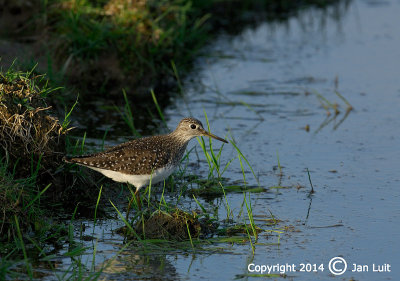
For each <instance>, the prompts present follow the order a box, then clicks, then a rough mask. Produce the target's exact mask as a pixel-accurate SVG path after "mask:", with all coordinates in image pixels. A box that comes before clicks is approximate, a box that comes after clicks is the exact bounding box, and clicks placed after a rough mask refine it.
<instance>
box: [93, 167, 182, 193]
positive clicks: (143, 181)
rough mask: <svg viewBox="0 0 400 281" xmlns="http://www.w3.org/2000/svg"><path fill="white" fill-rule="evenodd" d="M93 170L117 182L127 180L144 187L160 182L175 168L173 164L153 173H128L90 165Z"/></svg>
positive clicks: (138, 187)
mask: <svg viewBox="0 0 400 281" xmlns="http://www.w3.org/2000/svg"><path fill="white" fill-rule="evenodd" d="M89 168H91V169H92V170H95V171H97V172H100V173H102V174H103V175H105V176H106V177H109V178H111V179H113V180H114V181H116V182H127V183H130V184H132V185H134V186H135V187H136V188H137V189H140V188H142V187H143V186H146V185H148V184H149V183H150V180H151V183H152V184H153V183H158V182H160V181H162V180H164V179H166V178H167V177H169V175H171V174H172V172H173V171H174V170H175V168H174V167H173V166H167V167H163V168H160V169H157V170H154V172H153V173H152V174H149V175H128V174H124V173H121V172H118V171H111V170H106V169H100V168H94V167H89Z"/></svg>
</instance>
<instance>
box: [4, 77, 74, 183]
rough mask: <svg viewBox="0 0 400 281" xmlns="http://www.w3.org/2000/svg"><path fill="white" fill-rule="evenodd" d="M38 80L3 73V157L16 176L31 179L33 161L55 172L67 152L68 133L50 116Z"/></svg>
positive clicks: (43, 168)
mask: <svg viewBox="0 0 400 281" xmlns="http://www.w3.org/2000/svg"><path fill="white" fill-rule="evenodd" d="M36 78H37V77H36ZM36 78H31V79H28V78H26V77H24V76H23V75H18V76H16V77H12V78H9V77H7V76H6V75H4V74H0V146H1V150H2V151H1V152H0V155H3V156H5V161H6V163H7V166H8V167H9V169H14V166H16V167H15V168H16V169H15V176H17V177H28V176H30V173H31V172H32V160H34V161H39V159H40V165H41V167H42V169H41V170H42V171H43V170H45V171H50V170H53V168H54V167H55V166H58V165H59V163H61V162H60V160H61V158H62V154H63V153H64V151H65V144H64V138H63V136H64V135H65V133H66V132H67V131H68V130H67V129H65V128H63V127H62V125H61V124H60V123H59V121H58V119H57V118H55V117H53V116H51V111H50V107H49V106H47V105H46V102H45V99H44V96H43V91H42V90H40V89H39V87H38V86H37V85H36V84H35V82H36Z"/></svg>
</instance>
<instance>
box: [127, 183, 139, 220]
mask: <svg viewBox="0 0 400 281" xmlns="http://www.w3.org/2000/svg"><path fill="white" fill-rule="evenodd" d="M133 200H136V204H137V206H138V209H139V210H141V209H142V205H141V204H140V192H139V189H136V191H135V196H132V198H131V199H130V200H129V204H128V209H127V210H126V217H125V220H126V221H128V218H129V212H130V210H131V205H132V202H133Z"/></svg>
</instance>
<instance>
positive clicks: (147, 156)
mask: <svg viewBox="0 0 400 281" xmlns="http://www.w3.org/2000/svg"><path fill="white" fill-rule="evenodd" d="M154 138H156V137H151V138H144V139H140V141H139V140H133V141H130V142H126V143H123V144H120V145H117V146H115V147H112V148H110V149H108V150H106V151H104V152H100V153H96V154H91V155H88V156H81V157H75V158H71V159H69V162H72V163H77V164H81V165H83V166H88V167H92V168H99V169H106V170H112V171H117V172H121V173H126V174H140V175H142V174H151V173H152V172H153V171H154V170H156V169H158V168H161V167H163V166H165V165H167V164H168V162H169V161H170V151H169V150H168V149H166V148H165V147H163V145H162V144H163V141H162V140H160V141H159V142H158V143H159V145H157V146H154V141H157V140H158V139H157V138H156V139H154Z"/></svg>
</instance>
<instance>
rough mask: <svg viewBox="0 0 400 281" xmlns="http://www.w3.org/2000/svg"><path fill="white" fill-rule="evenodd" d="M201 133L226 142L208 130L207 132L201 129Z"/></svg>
mask: <svg viewBox="0 0 400 281" xmlns="http://www.w3.org/2000/svg"><path fill="white" fill-rule="evenodd" d="M202 133H203V135H204V136H207V137H210V138H213V139H216V140H219V141H222V142H224V143H228V141H226V140H224V139H223V138H220V137H218V136H216V135H213V134H211V133H210V132H207V131H206V130H202Z"/></svg>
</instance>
